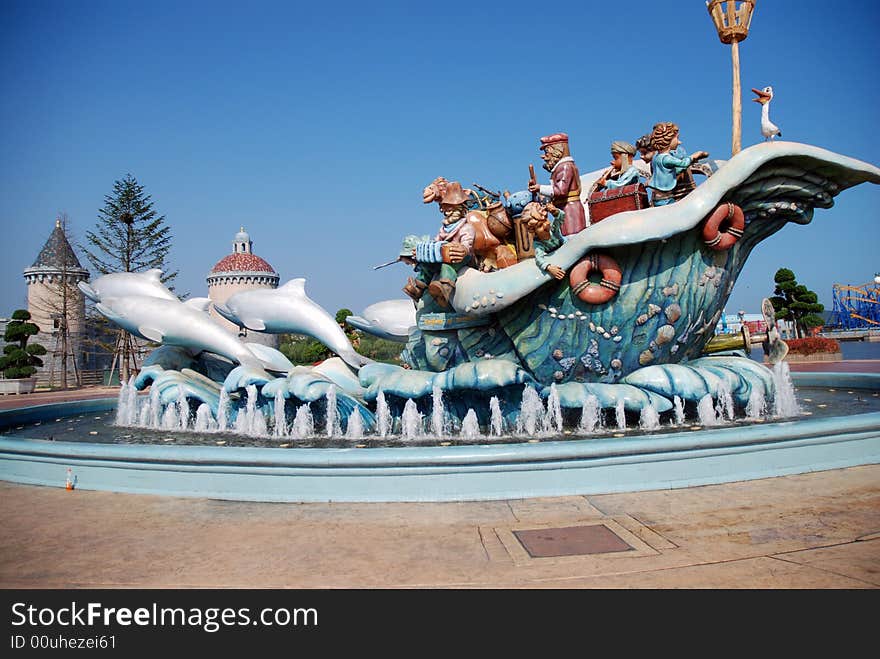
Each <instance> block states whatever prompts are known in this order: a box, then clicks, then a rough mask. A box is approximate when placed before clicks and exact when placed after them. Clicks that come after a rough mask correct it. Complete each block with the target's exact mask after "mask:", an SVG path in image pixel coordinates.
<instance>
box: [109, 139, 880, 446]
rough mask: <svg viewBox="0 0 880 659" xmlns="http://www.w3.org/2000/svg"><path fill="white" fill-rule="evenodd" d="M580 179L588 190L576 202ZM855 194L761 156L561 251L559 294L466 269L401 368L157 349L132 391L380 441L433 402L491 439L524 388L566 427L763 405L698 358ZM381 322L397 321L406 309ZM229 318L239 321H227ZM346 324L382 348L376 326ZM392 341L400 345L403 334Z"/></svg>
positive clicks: (415, 329) (801, 162)
mask: <svg viewBox="0 0 880 659" xmlns="http://www.w3.org/2000/svg"><path fill="white" fill-rule="evenodd" d="M589 176H590V175H587V176H584V177H581V187H582V189H584V190H586V189H589V185H590V183H591V182H592V181H590V180H587V179H588V178H589ZM864 182H871V183H880V169H878V168H877V167H875V166H873V165H871V164H868V163H865V162H862V161H859V160H856V159H853V158H849V157H846V156H842V155H839V154H836V153H833V152H831V151H828V150H825V149H822V148H818V147H815V146H811V145H806V144H799V143H793V142H782V141H772V142H765V143H763V144H758V145H756V146H752V147H749V148H746V149H744V150H743V151H741V152H739V153H737V154H736V155H734V156H733V157H732V158H731V159H730V160H728V161H726V162H725V163H723V164H721V166H720V167H718V169H717V170H716V171H714V172H713V173H712V175H711V176H709V177H708V178H707V179H706V180H705V181H704V182H703V183H701V184H700V185H699V186H697V187H696V189H694V190H693V191H692V192H690V193H689V194H687V196H685V197H684V198H683V199H681V200H679V201H677V202H675V203H672V204H668V205H665V206H658V207H651V208H646V209H642V210H636V211H629V212H621V213H618V214H616V215H612V216H611V217H608V218H605V219H603V220H602V221H601V222H599V223H596V224H593V225H591V226H587V227H586V228H585V229H583V230H581V231H579V232H577V233H574V234H572V235H569V236H567V237H566V238H567V239H566V241H565V242H564V244H562V246H561V247H559V248H558V249H556V250H555V251H553V252H552V253H550V254H549V260H550V261H551V262H552V263H553V264H555V265H557V266H559V267H560V268H562V269H564V270H565V272H566V276H565V277H564V278H562V279H556V278H554V277H552V276H551V275H550V274H548V273H546V272H545V271H543V270H541V269H539V268H538V267H537V266H536V264H535V261H534V259H532V258H525V259H520V260H519V262H518V263H515V264H514V265H510V266H509V267H505V268H502V269H500V270H496V271H493V272H484V271H481V270H479V269H477V268H465V269H464V270H463V271H462V272H461V273H460V275H459V276H458V280H457V283H456V286H455V288H454V295H453V296H452V297H451V300H450V305H451V306H447V307H442V306H440V305H438V304H437V302H436V301H435V300H434V299H433V298H432V297H431V296H430V295H427V294H425V295H423V296H422V298H421V300H420V301H419V302H418V303H417V305H416V312H415V323H414V324H413V325H412V327H410V328H409V333H408V337H407V340H406V345H405V348H404V350H403V352H402V359H403V362H404V364H405V366H403V367H401V366H395V365H389V364H382V363H369V360H366V359H364V360H363V361H362V362H360V363H362V364H363V365H360V366H359V365H358V364H359V360H353V359H351V356H350V355H346V360H345V361H346V362H347V364H346V363H343V362H342V361H341V360H339V359H332V360H328V361H327V362H325V363H324V364H322V365H321V366H319V367H316V368H309V367H295V368H292V369H288V371H287V372H283V371H282V372H279V371H274V372H271V373H270V372H267V371H266V370H263V369H257V368H253V365H252V364H249V363H245V362H242V363H235V362H234V361H233V360H231V359H229V357H230V356H229V355H227V356H226V357H227V359H226V360H225V361H224V360H223V359H222V358H219V359H218V358H217V357H216V356H213V355H209V354H207V353H201V354H193V353H192V351H190V352H189V353H188V352H186V351H181V350H180V349H179V348H173V349H172V348H169V347H163V348H160V349H159V350H157V351H156V352H155V353H154V355H153V356H152V357H151V358H150V359H149V360H148V361H147V363H146V364H145V368H144V369H143V370H142V371H141V373H140V374H139V376H138V378H137V381H136V383H135V386H136V387H137V388H144V387H146V386H147V385H148V384H150V383H153V384H154V385H155V386H156V389H157V390H158V391H159V393H158V394H157V395H158V396H161V399H162V400H164V401H173V400H177V398H178V397H179V395H180V392H181V391H184V392H185V393H184V395H185V396H186V397H187V398H189V399H194V401H193V402H195V403H198V402H203V403H207V404H208V405H209V407H210V408H211V410H212V412H213V414H214V416H215V417H217V418H218V419H219V418H227V417H229V415H233V416H234V415H235V414H236V413H237V411H238V410H241V409H244V405H245V401H246V400H247V398H248V397H249V396H248V395H246V393H245V392H247V391H248V389H249V388H250V392H251V394H250V395H258V396H259V403H258V404H259V405H262V406H263V407H264V408H265V410H266V414H267V416H268V415H271V414H275V409H276V406H277V405H278V404H279V403H280V402H281V401H285V402H289V403H291V405H289V406H288V408H287V409H288V415H289V416H291V417H292V415H293V413H294V412H295V411H296V410H297V409H298V408H299V407H301V406H302V405H303V404H311V403H317V404H316V405H315V409H314V413H315V415H316V418H326V417H328V416H329V417H332V419H331V420H333V419H335V420H336V421H338V422H339V423H340V424H341V425H340V430H344V429H345V427H347V426H348V425H349V419H350V418H351V415H352V413H353V412H355V411H358V412H360V414H359V419H358V420H359V422H360V425H362V426H363V428H364V430H365V431H366V432H369V431H370V430H372V431H377V430H378V426H379V425H381V423H380V420H379V418H378V417H379V413H380V412H381V413H383V414H384V413H385V412H386V408H387V409H388V410H390V412H391V413H392V414H393V415H394V416H397V417H400V416H401V415H403V412H404V409H405V407H406V406H407V404H409V403H408V401H410V400H411V401H414V403H415V406H416V408H417V410H418V412H419V413H420V414H422V415H427V414H429V413H430V412H431V410H432V409H433V407H434V406H435V403H436V401H437V396H438V392H439V395H440V396H442V397H443V400H444V402H445V408H444V414H446V415H449V417H450V418H451V420H452V422H453V424H455V423H457V424H461V422H462V421H463V420H464V418H465V417H466V416H467V414H468V412H469V411H470V410H474V411H475V413H476V417H477V419H478V421H479V423H480V424H481V425H484V424H486V425H487V424H488V423H489V422H490V409H491V408H493V407H494V408H496V409H500V412H501V415H502V416H503V417H504V418H505V419H506V423H507V424H508V427H513V424H514V423H515V422H516V418H517V415H518V413H519V410H520V408H521V406H522V405H523V404H524V397H525V392H526V391H527V390H528V389H530V388H531V389H533V390H534V391H535V392H537V393H538V394H539V395H540V396H541V397H543V398H545V399H548V398H553V399H554V404H556V403H558V406H559V407H560V408H561V411H562V414H563V415H564V416H565V419H566V422H570V421H571V420H572V419H573V418H574V415H575V414H576V412H578V411H580V410H581V408H582V406H584V405H586V404H587V403H588V400H589V399H590V398H593V397H594V398H595V403H597V404H598V405H599V406H600V407H602V408H615V409H616V408H619V407H621V406H622V407H623V408H624V409H625V410H627V411H630V412H640V411H642V410H643V409H644V408H645V407H647V406H651V407H653V408H654V410H656V411H657V412H658V413H664V412H668V411H670V410H672V409H673V406H674V404H675V402H676V401H675V398H676V397H678V398H680V399H681V400H682V401H684V404H685V405H692V406H696V404H697V403H698V401H700V400H701V399H703V398H704V397H705V396H706V395H711V396H713V398H714V397H716V396H718V395H720V393H722V392H727V393H729V394H730V395H731V396H732V398H733V401H734V403H735V404H736V405H737V406H738V407H740V408H745V406H746V405H747V403H748V401H749V399H750V397H751V396H752V395H753V393H754V392H755V391H760V392H761V393H762V395H764V396H766V397H767V398H768V399H769V398H772V396H773V390H772V389H773V385H772V379H771V373H770V370H769V369H767V368H766V367H765V366H763V365H761V364H758V363H756V362H754V361H751V360H749V359H747V358H745V357H744V356H741V357H737V356H731V355H726V356H706V355H704V348H705V347H706V344H707V342H708V341H709V340H710V338H711V337H712V336H713V334H714V332H715V328H716V325H717V324H718V321H719V318H720V316H721V313H722V310H723V308H724V306H725V304H726V302H727V299H728V297H729V295H730V293H731V291H732V290H733V287H734V284H735V282H736V279H737V276H738V275H739V273H740V271H741V270H742V268H743V265H744V264H745V261H746V259H747V257H748V255H749V253H750V252H751V250H752V249H753V248H754V247H755V246H756V245H757V244H758V243H759V242H761V241H762V240H764V239H766V238H768V237H769V236H771V235H773V234H774V233H776V232H777V231H779V230H780V229H782V228H783V227H784V226H785V225H786V224H788V223H794V224H802V225H805V224H809V223H810V222H811V220H812V218H813V213H814V210H815V209H816V208H830V207H831V206H832V205H833V204H834V197H835V196H837V195H838V194H840V193H841V192H842V191H843V190H845V189H847V188H849V187H852V186H855V185H858V184H860V183H864ZM523 196H524V195H523V193H516V194H514V195H512V196H511V199H520V200H521V199H523ZM529 196H530V195H528V193H525V197H526V198H528V197H529ZM508 206H509V207H510V203H508ZM512 214H513V212H512V211H510V212H509V215H512ZM511 219H512V218H511ZM309 303H311V304H314V303H313V302H311V301H309ZM228 306H232V305H228ZM390 307H393V308H394V309H395V311H394V313H395V315H396V316H400V315H401V313H400V303H399V302H398V303H396V304H391V305H390ZM99 310H100V309H99ZM224 311H226V312H227V313H226V314H225V315H227V317H228V318H230V319H231V320H233V321H235V320H236V319H235V317H234V310H233V309H230V308H226V309H224ZM380 315H381V314H380ZM402 315H404V316H405V315H406V314H402ZM111 320H113V318H112V317H111ZM246 320H247V319H239V321H240V324H242V325H243V326H244V325H246V324H247V322H246ZM354 322H355V323H356V324H357V326H358V327H360V328H361V329H363V330H364V331H368V332H369V331H371V328H376V329H375V333H376V334H377V335H379V336H383V335H385V336H388V330H387V328H386V329H381V328H382V327H383V323H382V322H381V319H380V318H371V320H370V321H369V322H366V321H363V320H362V319H360V318H356V319H355V320H354ZM407 322H408V321H407ZM302 326H303V324H302V323H300V324H299V326H298V327H297V328H285V327H281V326H276V327H273V328H272V331H278V332H284V331H301V329H302ZM395 333H396V335H397V336H398V337H399V338H402V337H400V334H401V330H400V329H399V323H398V329H397V330H395ZM151 338H152V337H151ZM315 338H317V339H318V340H322V338H327V337H322V336H320V335H316V336H315ZM328 341H329V339H328ZM270 370H271V369H270ZM221 376H222V381H221V380H220V378H221ZM493 398H495V399H496V400H495V402H494V403H492V399H493ZM490 403H492V404H490ZM330 405H332V409H331V407H330ZM380 407H381V408H382V409H379V410H377V408H380ZM560 427H561V426H560ZM385 431H389V430H388V428H387V427H386V428H385Z"/></svg>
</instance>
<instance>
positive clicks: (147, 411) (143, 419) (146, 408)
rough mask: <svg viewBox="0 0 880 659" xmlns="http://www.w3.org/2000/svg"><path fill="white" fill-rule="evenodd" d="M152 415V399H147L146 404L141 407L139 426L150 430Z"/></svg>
mask: <svg viewBox="0 0 880 659" xmlns="http://www.w3.org/2000/svg"><path fill="white" fill-rule="evenodd" d="M152 415H153V411H152V409H151V406H150V399H149V398H147V400H146V401H144V403H143V404H142V405H141V409H140V416H139V417H138V425H139V426H140V427H141V428H149V427H150V419H151V418H152Z"/></svg>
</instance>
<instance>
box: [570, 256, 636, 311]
mask: <svg viewBox="0 0 880 659" xmlns="http://www.w3.org/2000/svg"><path fill="white" fill-rule="evenodd" d="M594 270H598V271H600V272H601V273H602V281H600V282H598V283H595V282H591V281H590V280H589V276H590V273H591V272H593V271H594ZM622 279H623V273H622V272H621V271H620V266H619V265H618V264H617V261H615V260H614V259H612V258H611V257H610V256H608V255H607V254H598V253H597V254H590V255H588V256H587V257H586V258H584V259H583V260H582V261H580V262H579V263H578V264H577V265H576V266H574V267H573V268H572V269H571V272H570V273H569V275H568V282H569V284H571V292H572V293H573V294H574V295H577V296H578V298H580V299H581V300H582V301H583V302H586V303H587V304H602V303H603V302H608V300H610V299H611V298H613V297H614V296H615V295H617V293H618V292H619V291H620V282H621V280H622Z"/></svg>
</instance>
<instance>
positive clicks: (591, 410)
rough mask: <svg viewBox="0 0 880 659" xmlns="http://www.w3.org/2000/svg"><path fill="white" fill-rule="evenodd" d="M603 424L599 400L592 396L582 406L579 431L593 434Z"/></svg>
mask: <svg viewBox="0 0 880 659" xmlns="http://www.w3.org/2000/svg"><path fill="white" fill-rule="evenodd" d="M601 424H602V416H601V414H600V408H599V399H598V398H596V396H594V395H592V394H590V395H589V396H587V397H586V399H585V400H584V404H583V405H582V406H581V420H580V423H578V431H579V432H585V433H591V432H593V431H595V430H596V428H598V427H600V426H601Z"/></svg>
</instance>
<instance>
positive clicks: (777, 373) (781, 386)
mask: <svg viewBox="0 0 880 659" xmlns="http://www.w3.org/2000/svg"><path fill="white" fill-rule="evenodd" d="M773 391H774V393H773V415H774V416H778V417H789V416H797V415H799V414H800V413H801V406H800V405H798V402H797V398H796V397H795V394H794V384H792V382H791V373H790V372H789V367H788V362H785V361H781V362H779V363H777V364H775V365H774V366H773Z"/></svg>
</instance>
